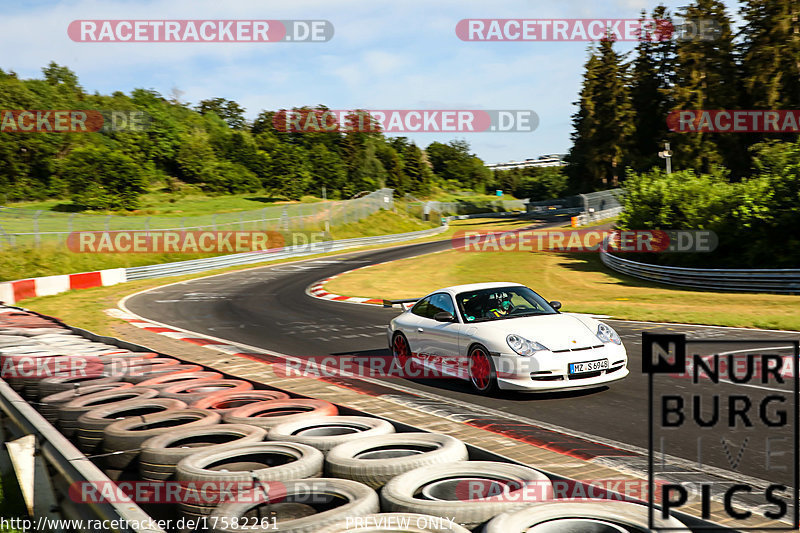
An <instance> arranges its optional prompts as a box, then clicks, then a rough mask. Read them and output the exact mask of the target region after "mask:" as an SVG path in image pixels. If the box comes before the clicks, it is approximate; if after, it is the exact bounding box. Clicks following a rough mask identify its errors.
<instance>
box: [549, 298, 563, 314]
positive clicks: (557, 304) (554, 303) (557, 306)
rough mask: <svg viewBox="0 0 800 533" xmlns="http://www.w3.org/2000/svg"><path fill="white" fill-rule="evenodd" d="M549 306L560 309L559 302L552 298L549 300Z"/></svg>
mask: <svg viewBox="0 0 800 533" xmlns="http://www.w3.org/2000/svg"><path fill="white" fill-rule="evenodd" d="M550 307H552V308H553V309H555V310H556V311H558V310H559V309H561V302H559V301H556V300H553V301H552V302H550Z"/></svg>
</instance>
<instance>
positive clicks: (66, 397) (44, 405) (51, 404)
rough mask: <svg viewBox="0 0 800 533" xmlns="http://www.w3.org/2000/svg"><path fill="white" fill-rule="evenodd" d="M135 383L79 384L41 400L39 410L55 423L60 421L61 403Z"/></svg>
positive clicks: (128, 386)
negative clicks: (59, 410) (59, 409)
mask: <svg viewBox="0 0 800 533" xmlns="http://www.w3.org/2000/svg"><path fill="white" fill-rule="evenodd" d="M131 387H133V383H126V382H124V381H116V382H114V383H108V384H106V385H90V386H88V387H85V386H83V385H79V386H78V387H75V388H74V389H71V390H67V391H63V392H58V393H56V394H51V395H50V396H46V397H44V398H42V399H41V400H39V405H38V410H39V412H40V413H41V414H42V416H43V417H44V418H45V420H47V421H48V422H50V423H51V424H53V425H55V424H56V423H57V422H58V408H59V406H60V405H61V404H64V403H68V402H71V401H72V400H76V399H78V398H80V397H82V396H86V395H87V394H94V393H95V392H104V391H110V390H119V389H130V388H131Z"/></svg>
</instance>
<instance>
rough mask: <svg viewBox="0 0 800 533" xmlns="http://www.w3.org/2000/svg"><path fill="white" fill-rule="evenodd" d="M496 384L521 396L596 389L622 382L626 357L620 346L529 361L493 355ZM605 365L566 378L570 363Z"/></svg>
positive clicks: (541, 356)
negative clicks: (531, 393) (522, 394)
mask: <svg viewBox="0 0 800 533" xmlns="http://www.w3.org/2000/svg"><path fill="white" fill-rule="evenodd" d="M493 359H494V363H495V369H496V371H497V384H498V387H499V388H500V389H503V390H517V391H524V392H550V391H568V390H579V389H588V388H593V387H600V386H603V385H606V384H608V383H613V382H615V381H618V380H620V379H623V378H625V377H626V376H627V375H628V374H629V373H630V371H629V370H628V356H627V353H626V352H625V347H624V346H622V345H621V344H619V345H618V344H604V345H603V346H602V347H598V348H592V349H587V350H579V351H568V352H562V353H552V352H543V353H540V354H537V355H534V356H531V357H525V356H519V355H516V354H514V355H511V354H493ZM604 359H605V360H607V361H608V369H602V370H595V371H589V372H584V373H581V374H570V373H569V365H570V364H571V363H582V362H587V361H599V360H604Z"/></svg>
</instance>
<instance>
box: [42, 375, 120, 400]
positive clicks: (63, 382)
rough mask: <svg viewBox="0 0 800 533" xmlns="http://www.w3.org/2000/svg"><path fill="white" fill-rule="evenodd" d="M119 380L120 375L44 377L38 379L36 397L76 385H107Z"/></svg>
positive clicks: (72, 387) (65, 389) (70, 388)
mask: <svg viewBox="0 0 800 533" xmlns="http://www.w3.org/2000/svg"><path fill="white" fill-rule="evenodd" d="M117 381H121V376H105V377H75V376H62V377H52V378H44V379H42V380H40V381H39V388H38V395H37V396H38V398H37V399H40V398H44V397H45V396H50V395H52V394H56V393H58V392H64V391H67V390H72V389H74V388H75V387H76V386H78V387H91V386H92V385H108V384H110V383H115V382H117Z"/></svg>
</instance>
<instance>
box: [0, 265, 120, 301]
mask: <svg viewBox="0 0 800 533" xmlns="http://www.w3.org/2000/svg"><path fill="white" fill-rule="evenodd" d="M127 280H128V279H127V276H126V275H125V269H124V268H111V269H108V270H98V271H96V272H81V273H79V274H61V275H58V276H45V277H41V278H28V279H18V280H15V281H5V282H2V283H0V302H2V303H4V304H6V305H14V304H15V303H17V302H19V301H20V300H24V299H26V298H33V297H35V296H50V295H53V294H59V293H62V292H67V291H69V290H75V289H89V288H92V287H107V286H109V285H116V284H117V283H124V282H126V281H127Z"/></svg>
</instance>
